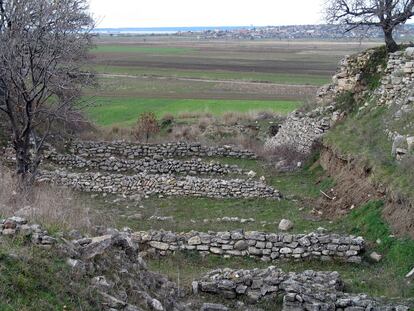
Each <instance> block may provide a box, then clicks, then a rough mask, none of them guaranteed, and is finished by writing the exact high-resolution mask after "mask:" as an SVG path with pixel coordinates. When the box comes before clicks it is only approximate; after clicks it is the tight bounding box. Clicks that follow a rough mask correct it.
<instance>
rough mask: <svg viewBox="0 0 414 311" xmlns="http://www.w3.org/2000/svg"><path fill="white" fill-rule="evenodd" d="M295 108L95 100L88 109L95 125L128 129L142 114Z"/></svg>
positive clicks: (286, 106) (291, 105)
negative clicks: (147, 112)
mask: <svg viewBox="0 0 414 311" xmlns="http://www.w3.org/2000/svg"><path fill="white" fill-rule="evenodd" d="M299 106H300V103H299V102H295V101H249V100H202V99H137V98H98V99H96V105H95V107H93V108H91V109H90V110H89V115H90V116H91V118H92V119H93V120H95V121H96V122H97V123H98V124H99V125H104V126H105V125H113V124H117V125H121V126H129V125H132V124H134V123H135V122H136V120H137V119H138V117H139V115H140V114H141V113H143V112H145V111H153V112H154V113H155V114H156V115H157V116H158V117H162V116H163V115H165V114H167V113H171V114H173V115H175V116H177V115H179V114H180V113H183V112H203V113H211V114H213V115H222V114H223V113H225V112H228V111H236V112H248V111H253V110H255V111H258V110H259V111H263V110H271V111H275V112H279V113H281V114H287V113H288V112H291V111H293V110H295V109H296V108H298V107H299Z"/></svg>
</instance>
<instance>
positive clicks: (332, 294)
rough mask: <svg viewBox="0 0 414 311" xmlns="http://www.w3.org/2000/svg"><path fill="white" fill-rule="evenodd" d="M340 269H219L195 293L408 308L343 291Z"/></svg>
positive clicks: (296, 306)
mask: <svg viewBox="0 0 414 311" xmlns="http://www.w3.org/2000/svg"><path fill="white" fill-rule="evenodd" d="M343 290H344V283H343V281H342V279H341V277H340V275H339V273H338V272H322V271H312V270H307V271H304V272H300V273H295V272H290V273H286V272H284V271H282V270H280V269H277V268H276V267H273V266H271V267H268V268H266V269H254V270H232V269H218V270H214V271H211V272H209V273H207V274H206V275H205V276H204V277H202V278H201V279H200V280H197V281H195V282H193V292H194V293H199V292H202V293H209V294H213V295H220V296H222V297H225V298H227V299H241V298H245V299H246V301H247V302H248V303H257V302H258V301H260V300H261V299H276V297H277V295H279V294H282V295H284V298H283V309H282V310H283V311H301V310H303V311H305V310H333V311H334V310H338V311H362V310H371V311H380V310H388V311H397V310H398V311H408V310H409V308H408V307H407V306H404V305H397V304H388V303H386V302H382V301H380V300H378V299H374V298H370V297H368V296H366V295H355V294H347V293H344V292H343Z"/></svg>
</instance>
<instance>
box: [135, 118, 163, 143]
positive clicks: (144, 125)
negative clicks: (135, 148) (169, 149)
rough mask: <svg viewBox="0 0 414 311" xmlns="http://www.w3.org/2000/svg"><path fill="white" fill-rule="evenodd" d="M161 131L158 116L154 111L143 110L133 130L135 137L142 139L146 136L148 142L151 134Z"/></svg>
mask: <svg viewBox="0 0 414 311" xmlns="http://www.w3.org/2000/svg"><path fill="white" fill-rule="evenodd" d="M159 131H160V127H159V126H158V121H157V117H156V116H155V113H153V112H143V113H142V114H141V115H140V116H139V119H138V123H137V125H136V127H135V129H134V131H133V135H134V136H135V138H137V139H140V138H142V137H145V142H148V140H149V138H150V136H151V135H153V134H156V133H158V132H159Z"/></svg>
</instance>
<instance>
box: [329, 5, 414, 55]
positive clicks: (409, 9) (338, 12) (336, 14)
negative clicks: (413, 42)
mask: <svg viewBox="0 0 414 311" xmlns="http://www.w3.org/2000/svg"><path fill="white" fill-rule="evenodd" d="M413 9H414V0H327V3H326V19H327V21H328V22H329V23H340V24H346V25H348V26H349V27H348V31H350V30H352V29H354V28H356V27H359V26H376V27H381V28H382V30H383V32H384V37H385V44H386V47H387V50H388V51H389V52H395V51H396V50H397V49H398V45H397V43H396V42H395V40H394V37H393V31H394V29H395V27H397V26H398V25H401V24H404V23H405V22H406V21H407V20H408V19H409V18H411V17H412V16H413V15H414V11H413Z"/></svg>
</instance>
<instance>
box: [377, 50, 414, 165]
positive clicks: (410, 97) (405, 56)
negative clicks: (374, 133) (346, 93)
mask: <svg viewBox="0 0 414 311" xmlns="http://www.w3.org/2000/svg"><path fill="white" fill-rule="evenodd" d="M376 95H377V97H378V101H377V103H378V105H386V106H387V107H388V109H390V111H391V112H392V113H393V123H396V124H397V127H396V126H393V124H387V130H386V134H387V136H388V138H389V139H390V140H391V141H392V142H393V146H392V150H391V153H392V155H393V156H394V157H396V158H397V159H398V160H400V159H402V158H403V157H404V156H406V155H407V154H413V151H414V132H413V128H414V47H410V48H407V49H406V50H405V51H398V52H395V53H392V54H390V55H389V58H388V63H387V68H386V70H385V72H384V76H383V78H382V80H381V87H380V88H378V90H377V91H376ZM399 120H404V126H401V125H399V124H398V123H399V122H398V121H399Z"/></svg>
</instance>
